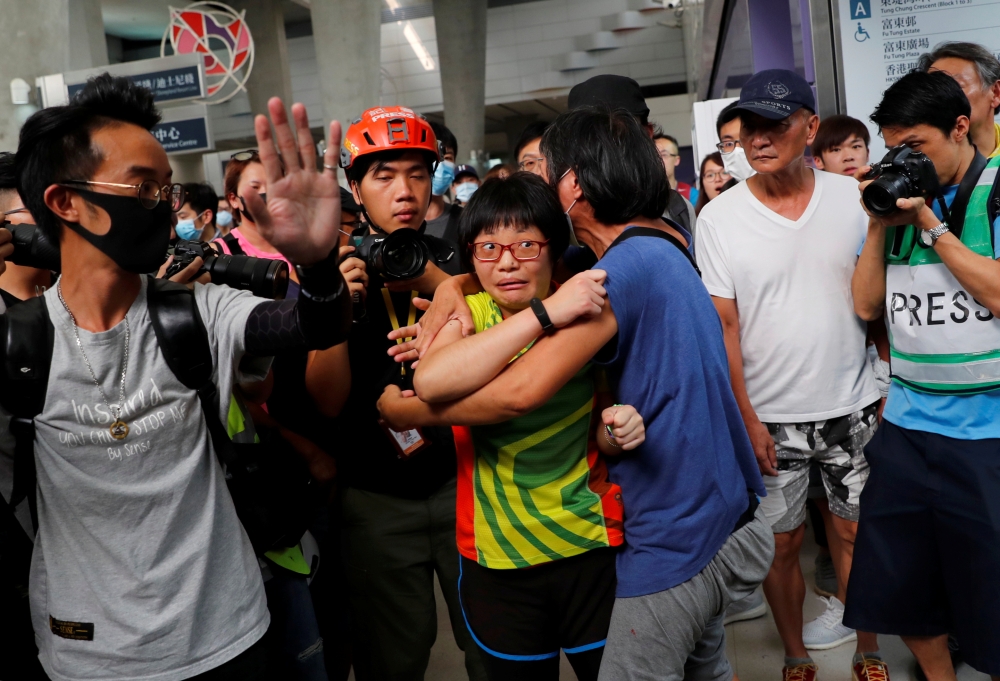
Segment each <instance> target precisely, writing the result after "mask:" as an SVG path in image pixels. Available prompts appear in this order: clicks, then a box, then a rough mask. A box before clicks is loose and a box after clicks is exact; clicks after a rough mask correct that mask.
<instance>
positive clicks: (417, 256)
mask: <svg viewBox="0 0 1000 681" xmlns="http://www.w3.org/2000/svg"><path fill="white" fill-rule="evenodd" d="M350 243H351V246H354V249H355V250H354V253H352V254H351V255H350V256H348V257H355V258H358V259H360V260H363V261H364V262H365V267H366V268H367V270H368V271H369V272H377V273H378V274H379V275H380V276H381V277H382V278H383V279H384V280H386V281H402V280H405V279H415V278H416V277H419V276H420V275H421V274H423V273H424V269H426V267H427V261H428V260H429V259H430V257H431V252H430V249H429V248H428V246H427V244H425V243H424V240H423V238H422V237H421V235H420V233H419V232H417V231H416V230H413V229H397V230H396V231H395V232H391V233H389V234H383V233H377V234H370V233H369V231H368V225H362V226H361V227H359V228H358V229H356V230H355V231H354V234H352V235H351V242H350Z"/></svg>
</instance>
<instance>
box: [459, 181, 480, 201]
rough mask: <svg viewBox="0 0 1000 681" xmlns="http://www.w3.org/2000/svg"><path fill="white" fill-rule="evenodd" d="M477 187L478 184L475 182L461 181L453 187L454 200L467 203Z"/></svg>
mask: <svg viewBox="0 0 1000 681" xmlns="http://www.w3.org/2000/svg"><path fill="white" fill-rule="evenodd" d="M477 189H479V185H478V184H476V183H475V182H463V183H462V184H460V185H458V186H457V187H456V188H455V200H456V201H461V202H462V203H468V202H469V199H471V198H472V195H473V194H475V193H476V190H477Z"/></svg>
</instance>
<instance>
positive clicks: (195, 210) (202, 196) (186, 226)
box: [174, 182, 220, 241]
mask: <svg viewBox="0 0 1000 681" xmlns="http://www.w3.org/2000/svg"><path fill="white" fill-rule="evenodd" d="M184 198H185V199H186V201H185V202H184V205H183V206H181V209H180V210H179V211H177V225H176V226H174V231H175V232H176V233H177V238H178V239H187V240H189V241H212V240H213V239H215V238H217V237H219V236H220V234H219V230H218V229H217V228H216V226H215V213H216V210H217V208H218V204H219V197H218V196H217V195H216V193H215V190H214V189H213V188H212V185H210V184H208V183H205V182H188V183H187V184H185V185H184Z"/></svg>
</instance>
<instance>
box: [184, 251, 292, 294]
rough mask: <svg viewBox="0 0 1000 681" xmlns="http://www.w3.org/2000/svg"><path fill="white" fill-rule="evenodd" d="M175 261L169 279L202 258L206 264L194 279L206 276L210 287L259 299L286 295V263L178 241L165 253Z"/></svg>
mask: <svg viewBox="0 0 1000 681" xmlns="http://www.w3.org/2000/svg"><path fill="white" fill-rule="evenodd" d="M167 253H168V254H172V255H173V256H174V261H173V262H172V263H171V264H170V267H169V268H167V274H166V276H167V277H168V278H169V277H172V276H174V275H175V274H177V273H178V272H180V271H181V270H183V269H184V268H185V267H187V266H188V265H190V264H191V263H192V262H194V259H195V258H202V259H203V260H204V261H205V263H204V264H203V265H202V266H201V269H200V270H198V274H197V275H195V278H197V277H200V276H201V275H203V274H208V275H209V276H210V277H211V279H212V283H213V284H222V285H224V286H228V287H230V288H236V289H240V290H243V291H250V293H252V294H254V295H255V296H258V297H260V298H273V299H275V300H280V299H282V298H284V297H285V293H287V292H288V263H286V262H285V261H284V260H267V259H264V258H254V257H252V256H249V255H228V254H226V253H219V252H218V251H216V250H215V249H214V248H212V247H211V246H210V245H209V244H207V243H205V242H204V241H187V240H185V239H181V240H179V241H178V242H177V243H176V244H175V245H174V247H173V248H172V249H170V250H168V251H167Z"/></svg>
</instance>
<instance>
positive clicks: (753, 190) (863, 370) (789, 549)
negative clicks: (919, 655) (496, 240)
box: [697, 69, 888, 681]
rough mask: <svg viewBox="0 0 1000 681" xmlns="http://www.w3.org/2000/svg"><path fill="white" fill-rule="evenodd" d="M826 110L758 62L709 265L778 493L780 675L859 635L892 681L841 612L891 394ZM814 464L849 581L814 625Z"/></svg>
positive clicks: (707, 218) (705, 237)
mask: <svg viewBox="0 0 1000 681" xmlns="http://www.w3.org/2000/svg"><path fill="white" fill-rule="evenodd" d="M779 95H780V96H779ZM815 108H816V102H815V98H814V96H813V93H812V89H811V88H810V86H809V84H808V83H807V82H806V81H805V79H803V78H802V76H800V75H798V74H796V73H795V72H793V71H788V70H785V69H768V70H765V71H760V72H758V73H756V74H754V75H753V76H752V77H751V78H750V79H749V80H748V81H747V82H746V84H744V86H743V89H742V90H741V92H740V99H739V101H738V103H737V105H736V108H735V110H736V111H737V113H738V115H739V117H740V131H739V135H740V140H739V141H740V150H741V151H743V150H745V152H746V156H747V157H748V159H749V163H750V164H751V166H752V169H753V170H754V171H755V174H753V175H752V176H751V177H749V178H748V179H747V180H746V181H745V182H740V183H739V184H737V185H736V186H734V187H732V188H731V189H728V190H726V191H725V192H724V193H722V194H720V195H719V196H718V197H717V198H716V199H714V200H713V201H712V202H710V203H709V204H708V205H707V206H705V207H704V209H703V210H702V211H701V214H700V215H699V216H698V248H697V252H698V264H699V265H700V266H701V268H702V272H703V280H704V283H705V288H706V289H707V290H708V293H709V294H711V296H712V302H713V303H714V304H715V307H716V309H717V310H718V313H719V318H720V319H721V320H722V328H723V333H724V335H725V339H726V350H727V353H728V357H729V368H730V376H731V382H732V389H733V392H734V393H735V396H736V401H737V403H738V404H739V408H740V412H741V414H742V418H743V422H744V424H745V427H746V431H747V433H748V434H749V436H750V441H751V443H752V444H753V449H754V454H755V455H756V458H757V462H758V464H759V466H760V471H761V473H763V474H764V486H765V487H766V488H767V492H768V494H767V496H766V497H765V498H764V499H763V500H762V501H761V509H762V510H763V512H764V514H765V516H766V518H767V520H768V522H769V523H770V526H771V529H772V531H773V533H774V539H775V556H774V561H773V563H772V565H771V567H770V571H769V572H768V575H767V579H766V580H765V581H764V593H765V595H766V596H767V600H768V602H769V604H770V605H771V612H772V614H773V615H774V621H775V625H776V627H777V629H778V633H779V634H780V636H781V640H782V643H783V644H784V648H785V663H784V666H783V668H782V677H783V678H784V679H785V680H786V681H789V680H790V679H797V680H799V681H813V679H815V677H816V675H817V673H818V668H817V666H816V664H815V663H814V662H813V660H812V658H811V657H810V655H809V653H808V650H809V649H815V650H825V649H827V648H832V647H835V646H838V645H841V644H843V643H846V642H848V641H853V640H855V639H857V642H858V643H857V653H856V655H855V658H854V660H853V662H852V674H853V675H854V677H855V678H856V679H859V681H875V679H876V678H878V679H881V680H884V679H886V678H887V674H888V671H887V667H886V666H885V663H884V662H883V661H882V660H881V658H880V657H879V654H878V652H877V651H878V643H877V640H876V639H875V636H874V635H872V634H864V633H860V632H855V631H854V630H852V629H850V628H848V627H846V626H844V624H843V622H842V618H843V608H844V605H843V603H844V600H845V599H846V595H845V592H846V589H847V577H848V575H850V574H851V568H850V566H851V545H852V544H853V541H854V536H855V533H856V532H857V522H858V513H859V505H858V497H859V495H860V494H861V491H862V489H864V484H865V479H866V478H867V477H868V463H867V462H866V460H865V457H864V455H863V454H862V446H863V445H864V443H865V442H867V441H868V439H869V438H871V436H872V434H873V433H874V431H875V428H876V418H877V417H876V410H877V407H878V402H879V398H880V395H879V392H878V388H877V386H876V385H875V380H874V376H873V374H872V369H871V366H870V365H869V363H868V357H867V352H866V349H865V326H864V324H863V323H862V322H861V320H859V319H858V317H857V315H855V314H854V310H853V309H852V307H851V303H850V300H851V296H850V281H849V278H848V275H849V273H850V272H851V270H852V268H853V266H854V262H855V260H856V259H857V251H858V245H859V244H860V242H861V239H862V238H863V236H864V213H863V212H862V211H861V210H860V209H858V208H857V207H853V209H852V206H854V204H853V200H854V196H855V194H854V192H855V191H857V189H856V188H857V184H856V183H855V182H854V180H852V179H850V178H846V177H843V176H841V175H835V174H833V173H824V172H821V171H816V170H813V169H811V168H809V167H808V166H807V165H806V162H805V152H806V149H807V148H808V145H809V144H810V143H811V142H812V141H813V140H814V138H815V135H816V130H817V128H818V127H819V117H818V116H817V115H816V114H815ZM803 321H805V322H806V323H803ZM813 461H815V462H816V463H817V464H819V466H820V469H821V471H822V474H823V482H824V487H825V489H826V496H827V499H828V500H829V503H830V510H831V511H832V513H833V521H834V522H833V527H834V529H835V532H834V533H833V534H832V535H831V549H832V553H833V554H834V558H835V559H836V561H837V575H838V577H839V578H840V579H839V583H838V590H837V594H836V596H835V597H830V598H827V599H825V605H826V610H825V612H824V613H823V614H822V615H821V616H820V617H818V618H816V619H815V620H813V621H811V622H808V623H805V625H804V626H803V612H802V608H803V604H804V601H805V581H804V579H803V576H802V570H801V567H800V564H799V552H800V549H801V545H802V540H803V536H804V534H805V519H806V497H807V493H808V487H809V470H810V465H811V462H813ZM851 579H852V581H853V580H854V579H855V577H853V576H852V577H851Z"/></svg>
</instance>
